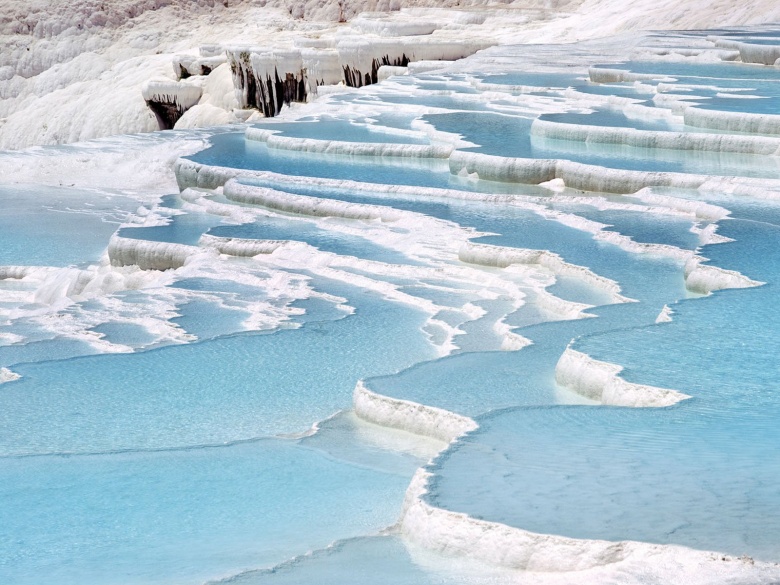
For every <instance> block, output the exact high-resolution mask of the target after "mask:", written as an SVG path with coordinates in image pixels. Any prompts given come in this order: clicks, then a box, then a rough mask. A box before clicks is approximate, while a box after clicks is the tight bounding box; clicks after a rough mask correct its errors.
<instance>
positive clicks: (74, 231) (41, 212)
mask: <svg viewBox="0 0 780 585" xmlns="http://www.w3.org/2000/svg"><path fill="white" fill-rule="evenodd" d="M137 207H138V204H137V203H136V202H134V201H132V200H131V199H128V198H126V197H122V196H119V195H111V194H107V193H95V192H92V191H83V190H79V189H71V188H56V187H43V186H41V187H32V186H29V187H18V186H13V187H10V186H8V187H6V186H0V209H2V214H0V265H4V264H20V263H21V264H27V265H40V266H68V265H71V264H81V263H83V262H88V261H95V260H97V259H99V258H100V255H101V254H102V253H103V251H104V250H105V248H106V245H107V243H108V239H109V238H110V237H111V235H112V234H113V233H114V232H115V231H116V228H117V225H118V223H120V222H121V221H123V220H124V218H125V217H127V215H128V214H129V213H131V212H133V211H135V210H136V209H137ZM20 260H23V261H22V262H20Z"/></svg>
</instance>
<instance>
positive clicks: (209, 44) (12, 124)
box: [0, 0, 780, 149]
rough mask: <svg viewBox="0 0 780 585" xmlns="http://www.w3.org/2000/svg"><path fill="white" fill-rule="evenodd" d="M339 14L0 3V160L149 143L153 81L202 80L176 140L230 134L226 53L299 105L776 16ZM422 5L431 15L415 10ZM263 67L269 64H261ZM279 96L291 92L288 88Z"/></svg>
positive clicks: (205, 5) (710, 8) (621, 5)
mask: <svg viewBox="0 0 780 585" xmlns="http://www.w3.org/2000/svg"><path fill="white" fill-rule="evenodd" d="M343 4H344V3H340V2H338V1H336V0H331V1H328V2H314V1H309V2H302V1H293V0H271V1H269V2H255V1H244V2H239V1H237V0H222V1H215V0H197V1H195V2H183V1H182V0H117V1H111V2H99V1H98V0H87V1H84V2H77V3H73V2H66V1H64V0H56V1H52V2H44V1H37V2H19V1H15V0H2V2H0V14H2V15H3V16H2V17H0V47H2V49H3V50H2V51H0V148H11V149H17V148H24V147H26V146H31V145H41V144H60V143H68V142H75V141H82V140H87V139H91V138H97V137H102V136H108V135H112V134H120V133H132V132H148V131H152V130H156V129H158V128H159V127H160V124H159V121H158V119H157V118H156V117H155V115H154V113H153V112H152V111H151V110H150V109H149V108H148V107H147V105H146V103H145V100H144V98H143V96H142V89H143V86H144V84H145V83H146V82H147V81H149V80H150V79H153V78H160V79H170V80H171V82H174V81H175V80H176V79H178V78H180V77H182V76H184V77H200V78H202V79H204V80H205V81H203V82H202V83H203V84H205V85H204V91H203V94H202V96H201V97H200V101H199V102H198V103H197V104H193V108H192V109H194V110H195V111H194V112H193V113H192V114H190V115H189V116H184V117H183V121H182V123H181V125H180V126H179V127H187V128H190V127H195V126H199V125H211V124H224V123H230V122H238V121H243V120H244V119H246V115H247V114H245V113H244V112H242V111H241V110H240V109H239V108H240V107H245V106H246V103H242V102H244V100H242V98H241V95H242V94H244V93H246V88H241V87H238V90H239V92H238V94H239V95H238V99H237V100H236V99H235V97H234V96H233V95H231V92H232V91H233V87H232V85H233V81H232V80H229V79H228V75H227V70H226V69H225V68H223V67H224V66H223V63H224V62H225V60H226V59H227V57H228V55H227V54H226V52H225V50H224V48H225V47H227V46H234V47H238V46H243V47H257V46H263V47H266V49H265V50H264V51H265V52H260V53H257V52H255V51H253V50H250V51H247V54H248V55H251V57H250V58H249V59H248V62H249V61H251V60H254V61H257V63H255V64H254V65H253V66H254V67H255V68H256V70H258V69H257V68H259V69H262V70H263V72H266V73H268V72H271V73H274V74H275V73H276V71H279V73H280V78H281V79H282V80H283V81H286V80H287V74H288V73H290V74H292V80H293V81H294V82H295V84H297V85H299V86H300V90H298V89H296V91H299V92H302V93H303V94H304V96H296V97H306V96H310V95H312V93H313V91H312V90H313V89H315V90H316V87H317V86H318V85H322V84H326V85H327V84H334V83H339V82H340V81H345V82H347V83H350V80H351V84H352V85H364V84H365V83H366V79H367V78H368V79H369V80H370V81H371V82H375V81H376V80H378V78H379V71H378V69H379V68H380V67H382V66H400V65H405V64H406V62H408V61H412V62H414V61H420V60H428V59H457V58H461V57H464V56H466V55H468V54H471V53H473V52H474V51H476V50H478V49H480V48H482V47H485V46H489V45H491V44H497V43H498V44H501V43H518V42H560V41H563V42H568V41H573V40H580V39H585V38H597V37H601V36H605V35H609V34H614V33H617V32H621V31H628V30H636V29H640V28H641V29H646V28H696V27H706V26H714V25H718V26H725V25H740V24H752V23H756V22H759V21H760V22H771V21H776V20H780V6H778V5H777V3H776V2H773V1H771V0H751V1H749V2H745V3H742V4H740V5H739V6H735V5H734V4H733V3H731V2H726V1H725V0H723V1H719V2H715V3H711V2H708V3H706V4H705V3H680V2H673V1H671V0H662V1H661V2H655V3H652V5H649V4H648V3H646V2H639V1H638V0H635V1H632V2H628V3H626V2H618V1H617V0H586V1H581V0H569V1H567V0H560V1H554V2H549V1H541V0H539V1H536V2H530V3H529V2H514V3H509V4H506V5H501V6H500V7H496V6H494V5H491V6H488V5H489V4H490V3H489V2H486V1H482V0H474V1H472V2H468V3H467V4H466V5H465V6H464V5H463V3H462V2H456V1H455V0H449V1H445V2H439V1H436V2H434V1H433V0H403V1H401V0H376V1H375V0H364V1H362V2H354V3H352V2H351V3H349V5H348V6H345V5H343ZM515 4H516V6H515ZM433 5H435V6H436V7H437V9H427V8H423V7H425V6H433ZM456 5H457V6H458V8H457V9H449V8H451V7H454V6H456ZM705 8H706V9H705ZM407 9H408V10H407ZM399 10H400V12H399ZM369 11H370V12H372V13H371V14H364V15H362V16H360V17H358V14H360V13H364V12H365V13H367V12H369ZM376 11H389V12H388V13H387V14H376V13H375V12H376ZM347 21H351V23H349V22H347ZM340 22H342V23H343V22H347V24H339V23H340ZM739 50H742V48H739ZM745 50H746V58H749V59H756V60H759V61H761V62H764V61H766V59H768V58H770V57H771V55H769V53H771V49H764V50H762V51H758V52H760V53H761V54H760V55H759V54H758V53H757V54H756V55H754V56H753V55H752V53H751V54H750V55H748V54H747V53H749V52H750V50H753V49H751V48H750V47H747V48H746V49H745ZM279 51H282V54H283V56H284V55H289V53H285V51H287V52H289V51H293V52H296V51H297V53H296V55H295V58H294V59H293V60H294V61H295V63H296V65H297V63H298V60H300V61H301V67H297V66H296V68H295V71H286V70H285V71H282V70H284V69H287V68H286V67H282V70H279V68H278V64H279V63H278V62H279V57H278V55H279V54H280V53H279ZM753 52H754V53H755V52H756V50H753ZM239 53H240V51H239ZM396 53H398V54H396ZM269 54H270V55H271V57H269V58H270V59H271V60H270V61H269V60H268V59H269V58H265V57H262V55H269ZM767 55H769V56H767ZM286 60H289V59H288V58H287V57H284V59H282V61H286ZM271 65H273V67H271ZM266 69H267V70H268V71H266ZM302 70H305V71H306V75H305V76H303V75H301V71H302ZM235 76H236V73H235V72H234V74H233V77H234V78H235ZM260 77H262V76H260ZM266 77H267V76H266ZM272 77H273V76H272ZM304 77H305V78H304ZM301 82H303V83H302V84H301ZM199 83H200V82H199ZM288 85H290V87H292V85H293V83H292V81H291V82H290V83H289V84H288ZM207 88H208V89H207ZM288 93H289V92H288ZM202 106H208V107H202ZM275 106H276V104H275ZM185 110H186V109H185ZM217 110H221V111H217ZM185 113H186V112H185ZM695 114H696V113H695V112H690V113H689V114H688V116H689V117H691V118H694V117H695ZM699 117H701V116H699ZM699 123H700V124H704V123H705V122H701V121H700V122H699ZM706 123H707V124H710V122H706ZM711 123H712V124H714V123H715V122H711ZM717 123H718V124H719V125H722V124H724V123H726V122H721V121H718V122H717ZM707 127H708V126H707Z"/></svg>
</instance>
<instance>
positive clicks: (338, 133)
mask: <svg viewBox="0 0 780 585" xmlns="http://www.w3.org/2000/svg"><path fill="white" fill-rule="evenodd" d="M254 126H255V127H256V128H263V129H266V130H276V131H278V133H279V134H280V135H281V136H290V137H294V138H316V139H319V140H340V141H345V142H388V143H394V144H427V143H428V141H427V140H426V139H425V138H423V137H419V138H416V137H414V136H407V135H399V134H393V133H390V132H382V131H381V128H380V127H374V128H373V129H372V126H373V125H366V124H357V123H353V122H350V121H349V120H338V119H333V118H329V117H326V118H324V119H320V120H315V121H301V122H287V123H285V122H267V123H259V124H255V125H254Z"/></svg>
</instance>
